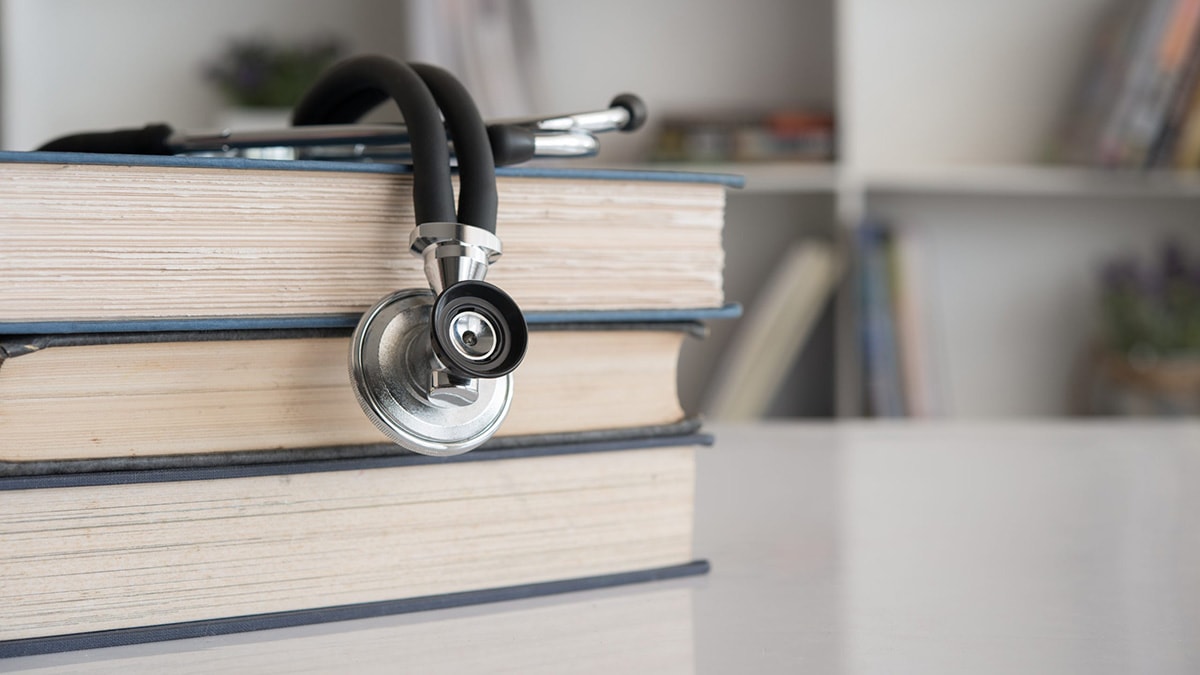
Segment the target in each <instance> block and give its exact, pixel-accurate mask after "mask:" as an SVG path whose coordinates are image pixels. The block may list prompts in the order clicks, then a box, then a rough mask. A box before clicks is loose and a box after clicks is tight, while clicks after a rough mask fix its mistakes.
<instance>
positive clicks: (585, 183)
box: [0, 152, 738, 333]
mask: <svg viewBox="0 0 1200 675" xmlns="http://www.w3.org/2000/svg"><path fill="white" fill-rule="evenodd" d="M497 174H498V178H497V189H498V191H499V198H500V207H499V214H498V228H499V232H500V233H501V237H502V239H503V241H504V249H505V250H504V254H503V256H502V257H501V259H500V260H499V262H498V263H497V264H496V265H494V266H493V268H492V271H491V272H490V273H489V276H488V280H489V281H492V282H494V283H495V284H496V285H498V286H500V287H502V288H504V289H505V290H506V291H507V292H508V293H509V294H511V295H512V296H513V298H514V299H515V300H516V301H517V303H518V304H519V305H520V306H521V307H522V309H523V310H525V311H526V312H537V311H581V310H582V311H586V310H627V309H666V310H671V309H694V308H707V307H720V306H721V305H722V304H723V294H722V290H721V281H722V265H723V253H722V248H721V230H722V226H723V224H724V203H725V189H726V187H728V186H730V185H737V184H738V181H737V179H736V178H735V177H731V176H714V175H706V174H687V173H669V172H650V171H580V170H572V169H533V168H510V169H498V170H497ZM0 178H2V180H0V211H2V212H3V213H4V214H5V218H4V220H3V222H0V232H2V233H3V235H2V237H3V241H4V246H3V248H2V249H0V262H2V264H0V287H3V288H4V289H5V292H4V294H3V296H2V297H0V330H3V331H4V332H8V333H49V332H59V331H60V330H61V329H62V327H63V326H66V325H75V326H79V325H80V323H79V322H90V321H101V322H110V324H111V322H113V321H126V322H129V321H134V322H136V321H139V320H140V321H143V322H144V321H147V320H156V319H163V318H170V317H175V318H179V317H191V318H197V317H258V318H261V317H296V316H313V315H321V316H328V315H339V316H341V317H347V316H350V317H355V316H357V315H359V314H361V313H362V312H363V311H365V310H366V308H367V307H369V306H371V305H372V304H374V302H375V301H376V300H378V299H379V298H381V297H383V296H385V295H387V294H389V293H392V292H393V291H396V290H398V289H402V288H424V287H426V286H427V282H426V280H425V276H424V273H423V271H422V263H421V260H420V259H419V258H418V257H416V256H413V255H412V254H411V253H409V250H408V237H409V232H410V231H411V230H412V228H413V226H414V216H413V212H412V204H411V202H412V197H411V190H412V184H411V175H410V174H409V173H408V172H407V167H402V166H395V165H386V164H360V163H349V162H347V163H337V162H311V161H289V162H283V161H264V160H232V159H231V160H225V159H218V160H214V159H188V158H175V157H134V156H120V155H82V154H80V155H76V154H71V153H39V152H32V153H16V152H3V153H0ZM130 325H133V324H130ZM137 325H139V326H141V329H142V330H147V329H157V328H155V327H151V328H146V327H145V326H146V324H145V323H141V324H137ZM84 329H85V330H86V327H85V328H84Z"/></svg>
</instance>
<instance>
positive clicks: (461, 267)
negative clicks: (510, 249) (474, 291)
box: [408, 223, 501, 294]
mask: <svg viewBox="0 0 1200 675" xmlns="http://www.w3.org/2000/svg"><path fill="white" fill-rule="evenodd" d="M408 243H409V249H410V250H411V251H412V252H413V254H414V255H419V256H421V257H423V258H424V259H425V278H426V279H427V280H428V281H429V287H430V288H432V289H433V292H434V293H439V294H440V293H441V292H442V291H444V290H446V288H447V287H449V286H452V285H453V284H456V283H458V282H460V281H483V279H484V277H486V276H487V270H488V265H491V264H492V262H494V261H495V260H496V259H497V258H499V257H500V254H501V246H500V238H499V237H497V236H496V235H495V234H492V233H491V232H488V231H487V230H485V229H483V228H482V227H475V226H474V225H463V224H462V223H422V224H420V225H418V226H417V227H416V228H415V229H413V232H412V235H411V236H410V237H409V239H408Z"/></svg>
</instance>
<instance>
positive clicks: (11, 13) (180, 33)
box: [0, 0, 404, 150]
mask: <svg viewBox="0 0 1200 675" xmlns="http://www.w3.org/2000/svg"><path fill="white" fill-rule="evenodd" d="M403 9H404V5H403V4H400V3H393V2H388V1H387V0H174V1H172V2H161V1H156V0H105V1H104V2H88V1H87V0H4V2H3V4H2V5H0V25H2V26H3V28H4V34H3V40H0V66H2V71H0V86H2V88H3V90H2V92H0V101H3V104H4V108H3V110H4V114H3V115H2V119H0V142H2V144H3V147H4V148H5V149H10V150H29V149H32V148H34V147H36V146H37V145H39V144H41V143H42V142H44V141H46V140H49V139H50V138H53V137H55V136H58V135H62V134H65V133H71V132H74V131H81V130H87V129H106V128H112V127H122V126H141V125H143V124H145V123H148V122H167V123H169V124H171V125H172V126H175V127H177V128H185V129H197V128H201V129H202V128H206V127H211V126H213V124H214V120H215V116H216V114H217V111H218V109H219V108H220V106H221V99H220V97H219V95H218V93H217V92H216V91H215V90H214V89H213V88H212V87H210V86H209V85H208V84H207V83H206V82H205V81H204V78H203V72H202V68H203V64H204V63H206V62H207V61H209V60H211V59H212V58H214V56H215V55H216V54H218V53H219V51H220V50H221V49H222V48H223V47H224V45H225V44H226V42H227V40H229V39H231V38H240V37H248V36H253V35H266V36H270V37H273V38H284V39H287V38H308V37H311V36H313V35H315V34H325V33H332V34H335V35H339V36H343V37H344V39H345V40H346V41H347V43H348V46H349V47H350V48H351V49H354V50H370V51H377V52H383V53H388V54H393V55H397V56H399V55H401V54H402V53H403V49H404V44H403V36H404V22H403Z"/></svg>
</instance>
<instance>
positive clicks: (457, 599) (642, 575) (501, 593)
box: [0, 559, 711, 658]
mask: <svg viewBox="0 0 1200 675" xmlns="http://www.w3.org/2000/svg"><path fill="white" fill-rule="evenodd" d="M710 569H711V566H710V565H709V563H708V561H707V560H703V559H697V560H693V561H691V562H687V563H683V564H680V565H671V566H667V567H656V568H650V569H642V570H635V571H631V572H618V573H615V574H604V575H597V576H589V577H577V578H573V579H563V580H556V581H544V582H537V583H532V584H520V585H517V586H501V587H497V588H486V589H479V590H473V591H460V592H457V593H444V594H439V595H426V596H418V597H415V598H403V599H396V600H382V601H377V602H367V603H358V604H353V605H335V606H332V607H319V608H313V609H302V610H292V611H286V612H271V613H267V614H252V615H247V616H240V617H230V618H225V619H208V620H204V621H187V622H183V623H173V624H162V625H157V626H145V627H138V628H119V629H115V630H106V631H95V632H89V633H73V634H68V635H56V636H48V637H39V638H25V639H20V640H4V641H0V658H13V657H18V656H36V655H40V654H52V653H56V652H65V651H75V650H80V649H100V648H104V647H118V646H125V645H133V644H142V643H147V642H162V641H166V640H183V639H188V638H197V637H211V636H216V635H229V634H232V633H245V632H250V631H260V630H270V629H276V628H290V627H294V626H303V625H309V624H317V623H330V622H334V621H349V620H353V619H369V618H375V617H381V616H390V615H395V614H411V613H414V612H425V611H431V610H436V609H450V608H454V607H464V606H468V605H482V604H490V603H496V602H506V601H509V600H524V599H528V598H536V597H542V596H547V595H559V594H563V593H572V592H577V591H590V590H597V589H602V588H611V587H614V586H624V585H629V584H638V583H648V582H653V581H665V580H668V579H677V578H681V577H688V576H697V575H703V574H707V573H708V572H709V570H710Z"/></svg>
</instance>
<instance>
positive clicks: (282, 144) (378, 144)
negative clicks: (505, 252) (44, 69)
mask: <svg viewBox="0 0 1200 675" xmlns="http://www.w3.org/2000/svg"><path fill="white" fill-rule="evenodd" d="M388 99H391V100H393V101H394V102H395V103H396V104H397V105H398V106H399V108H400V112H401V114H402V115H403V117H404V126H398V125H374V126H369V125H360V124H355V122H357V121H358V120H359V119H360V118H361V117H362V116H363V115H365V114H366V113H367V112H369V111H370V110H372V109H373V108H375V107H376V106H377V105H379V104H380V103H383V102H385V101H387V100H388ZM645 116H646V113H645V107H644V105H643V104H642V102H641V100H640V99H638V98H637V97H636V96H633V95H629V94H625V95H622V96H618V97H617V98H616V99H614V100H613V102H612V104H611V105H610V107H609V108H608V109H606V110H601V111H596V112H589V113H578V114H574V115H563V116H558V117H549V118H542V119H534V120H515V121H510V122H504V123H497V124H492V125H485V124H484V122H483V119H482V118H481V117H480V114H479V111H478V109H477V108H476V106H475V103H474V101H473V100H472V98H471V96H470V94H469V93H468V92H467V90H466V89H465V88H464V87H463V86H462V84H461V83H460V82H459V81H458V80H456V79H455V78H454V77H453V76H452V75H451V74H450V73H448V72H447V71H445V70H442V69H441V68H437V67H435V66H431V65H427V64H420V63H411V64H405V63H401V62H398V61H394V60H392V59H389V58H385V57H381V56H359V57H354V58H351V59H348V60H346V61H343V62H341V63H339V64H337V65H335V66H333V67H332V68H331V69H329V70H328V71H326V72H325V73H324V74H323V75H322V76H321V78H320V79H319V80H318V81H317V82H316V83H315V84H314V85H313V86H312V88H311V89H310V90H309V91H308V92H307V93H306V94H305V95H304V97H303V98H302V99H301V101H300V103H299V104H297V106H296V108H295V110H294V111H293V115H292V123H293V125H294V126H293V128H291V129H287V130H280V131H267V132H243V133H237V132H228V131H224V132H220V133H215V134H211V133H210V134H187V133H181V132H177V131H175V130H173V129H171V128H170V127H168V126H166V125H161V124H157V125H148V126H146V127H144V128H141V129H127V130H119V131H110V132H99V133H84V134H74V135H71V136H66V137H63V138H60V139H57V140H54V141H51V142H50V143H47V144H45V145H43V146H42V147H41V148H39V149H40V150H46V151H74V152H116V153H134V154H200V155H213V154H215V155H222V156H228V155H240V156H259V157H267V158H281V155H280V153H281V152H282V153H284V154H283V155H282V158H289V159H290V158H322V159H327V158H338V159H359V160H368V161H379V160H381V159H383V160H388V159H399V160H401V161H405V162H410V163H411V164H412V176H413V178H412V182H413V209H414V211H415V213H416V222H417V226H416V228H415V229H414V230H413V232H412V235H411V236H410V237H409V247H410V250H411V252H412V253H413V254H414V255H417V256H420V257H421V258H422V259H423V261H424V270H425V277H426V279H427V280H428V282H429V288H420V289H404V290H400V291H397V292H395V293H392V294H391V295H388V296H387V297H384V298H382V299H381V300H379V301H378V302H377V303H376V304H375V305H374V306H373V307H371V308H370V309H369V310H367V312H366V313H365V314H363V316H362V318H361V320H360V321H359V323H358V325H357V327H356V328H355V330H354V334H353V337H352V339H351V345H350V358H349V364H350V379H351V382H352V385H353V388H354V392H355V395H356V397H357V399H358V402H359V404H360V405H361V406H362V409H363V412H364V413H366V416H367V418H368V419H369V420H370V421H371V422H372V423H373V424H374V425H375V426H376V427H378V428H379V430H380V431H382V432H383V433H384V435H386V436H387V437H388V438H390V439H391V440H392V441H394V442H396V443H398V444H399V445H401V446H403V447H404V448H407V449H408V450H411V451H413V452H418V453H421V454H425V455H434V456H450V455H457V454H460V453H463V452H467V451H468V450H472V449H474V448H476V447H478V446H480V445H481V444H483V443H484V442H486V441H487V440H488V439H490V438H491V437H492V435H493V434H495V432H496V430H497V429H498V428H499V427H500V425H501V423H502V422H503V421H504V419H505V417H506V416H507V414H508V410H509V408H510V406H511V404H512V397H513V376H512V373H513V371H514V370H515V369H516V368H517V366H518V365H520V363H521V360H522V359H523V358H524V356H525V351H526V348H527V346H528V342H529V332H528V328H527V326H526V324H525V318H524V315H523V314H522V313H521V310H520V308H519V307H518V306H517V304H516V302H514V301H513V299H512V298H511V297H509V296H508V294H507V293H505V292H504V291H502V290H501V289H499V288H497V287H496V286H494V285H492V284H489V283H488V282H487V281H485V278H486V276H487V272H488V268H489V267H490V266H491V264H492V263H494V262H495V261H496V260H497V258H499V257H500V255H501V252H502V247H501V243H500V239H499V237H497V235H496V205H497V194H496V172H495V167H496V166H497V164H498V163H499V164H515V163H519V162H523V161H526V160H528V159H530V158H532V157H535V156H579V155H588V154H594V153H595V151H596V147H597V146H596V141H595V137H594V135H593V134H594V133H598V132H603V131H610V130H621V131H632V130H634V129H636V128H638V127H640V126H641V124H642V123H643V121H644V120H645ZM443 119H444V121H445V123H444V125H443ZM447 133H448V135H449V143H450V144H452V146H453V151H454V157H453V159H454V161H455V162H456V163H457V167H458V173H459V197H458V207H457V210H456V208H455V204H454V193H453V188H452V185H451V166H452V157H451V152H450V146H449V145H448V141H447ZM264 149H265V150H269V152H267V153H266V154H265V155H262V154H259V155H256V154H254V152H252V151H255V150H258V151H262V150H264Z"/></svg>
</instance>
